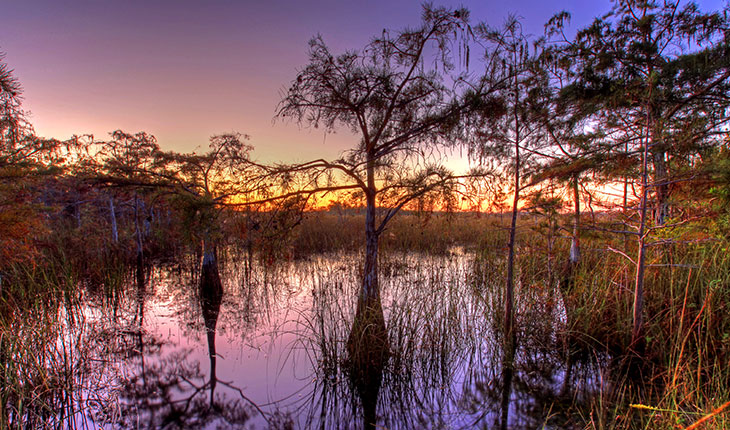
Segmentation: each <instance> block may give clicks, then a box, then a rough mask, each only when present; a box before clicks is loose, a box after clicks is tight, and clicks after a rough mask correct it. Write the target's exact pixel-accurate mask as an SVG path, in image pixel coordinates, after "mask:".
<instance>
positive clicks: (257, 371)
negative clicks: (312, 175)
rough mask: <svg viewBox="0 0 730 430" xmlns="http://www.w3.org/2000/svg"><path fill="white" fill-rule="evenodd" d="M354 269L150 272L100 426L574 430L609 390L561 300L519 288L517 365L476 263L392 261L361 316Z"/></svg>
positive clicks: (338, 259) (338, 263)
mask: <svg viewBox="0 0 730 430" xmlns="http://www.w3.org/2000/svg"><path fill="white" fill-rule="evenodd" d="M234 260H235V259H234ZM357 261H359V260H358V258H357V256H356V255H349V256H343V255H337V256H312V257H311V258H308V259H304V260H298V261H292V262H285V263H281V264H277V265H274V266H254V267H253V270H251V269H252V268H251V267H249V266H248V264H247V263H246V262H244V263H242V264H235V263H234V261H233V260H227V261H225V264H223V263H224V260H221V263H222V265H221V272H220V276H219V277H217V278H216V277H212V278H211V276H210V274H208V275H206V274H205V273H202V272H201V271H200V270H201V269H202V268H201V267H200V266H198V268H197V271H196V270H195V269H190V268H189V267H180V266H165V267H156V268H153V269H152V270H151V271H150V272H149V274H148V276H147V277H146V279H147V280H146V281H145V282H144V283H141V284H140V283H137V285H136V287H137V288H136V291H134V292H129V294H128V295H126V297H129V298H130V299H131V300H126V301H125V300H122V301H121V302H120V303H121V304H120V305H119V306H120V309H121V311H120V313H119V320H118V321H116V324H117V329H116V331H115V332H116V333H117V337H118V339H119V340H118V343H119V344H120V345H126V346H125V347H119V348H117V353H116V354H115V355H111V356H107V357H105V358H104V360H106V361H105V362H108V363H115V364H114V366H112V365H109V366H107V368H106V370H105V371H106V372H108V373H109V374H110V375H112V374H115V375H116V376H115V377H116V378H117V380H118V381H119V386H118V388H116V389H112V391H113V392H114V393H115V396H116V398H117V399H118V401H117V403H116V404H117V406H116V408H117V409H116V411H114V408H107V412H106V415H104V416H103V417H102V416H101V415H100V414H97V415H96V417H97V423H99V422H101V421H104V420H105V421H106V422H114V423H115V425H116V426H117V427H121V428H139V427H142V428H217V427H222V428H237V427H238V428H321V429H340V428H368V429H369V428H380V427H384V428H389V429H406V428H503V429H506V428H533V427H540V426H542V425H543V424H548V428H550V427H549V425H550V424H551V423H559V425H558V424H556V425H557V426H558V427H559V428H570V422H571V417H570V414H571V413H572V412H570V411H569V410H568V408H566V407H563V405H567V404H573V403H570V402H566V401H565V400H566V399H570V400H571V402H573V401H574V400H575V399H578V401H581V400H580V399H585V400H586V401H587V400H588V399H590V396H591V395H592V393H595V392H596V390H597V387H598V383H597V381H598V378H599V376H600V371H601V367H600V366H599V365H598V364H597V363H599V362H600V360H598V359H596V360H594V362H592V363H591V362H586V361H584V360H579V359H577V358H579V357H580V358H582V356H579V355H577V354H573V353H568V352H567V349H566V342H565V339H566V338H565V336H564V333H565V332H566V328H565V321H564V317H562V315H563V314H564V311H563V310H562V308H561V306H560V304H559V303H558V304H556V303H555V300H552V301H550V300H547V299H548V295H549V294H554V292H543V291H541V290H540V289H537V288H532V287H531V286H524V288H522V290H521V291H520V294H519V296H518V297H520V300H518V301H517V303H516V307H517V310H518V312H517V328H518V330H517V332H516V334H517V342H516V345H517V346H516V349H515V350H514V351H513V352H512V353H510V354H505V351H503V348H502V344H503V342H502V339H501V314H500V309H502V307H501V303H500V294H499V292H500V289H499V287H498V286H497V285H500V284H501V282H500V280H499V279H491V278H490V276H495V275H493V274H492V275H489V274H484V273H478V272H477V271H475V270H474V268H475V264H474V260H473V258H471V257H470V256H468V255H463V254H462V255H447V256H429V255H423V254H421V255H393V256H390V257H389V258H384V259H383V261H382V262H381V267H382V268H383V270H382V272H383V277H382V279H381V288H382V303H381V302H379V303H377V304H373V305H372V306H370V307H367V308H365V309H367V312H360V313H358V312H357V311H356V309H357V297H358V295H357V292H358V287H359V282H358V277H359V268H358V265H357ZM188 269H190V270H188ZM196 272H197V273H196ZM191 273H194V274H196V276H190V274H191ZM211 279H212V280H213V282H210V281H211ZM216 279H217V281H216ZM543 296H544V297H543ZM543 304H544V305H543ZM124 309H128V312H127V311H124ZM125 312H126V313H125ZM125 321H127V322H125ZM121 327H124V328H121ZM124 339H127V340H124ZM569 357H572V358H571V359H570V360H569V359H568V358H569ZM115 366H116V367H115ZM112 368H116V371H112ZM102 418H103V420H102Z"/></svg>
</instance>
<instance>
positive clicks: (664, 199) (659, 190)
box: [652, 141, 669, 225]
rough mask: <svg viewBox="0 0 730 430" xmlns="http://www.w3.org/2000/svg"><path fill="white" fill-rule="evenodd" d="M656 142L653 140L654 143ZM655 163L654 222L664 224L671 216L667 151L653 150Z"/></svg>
mask: <svg viewBox="0 0 730 430" xmlns="http://www.w3.org/2000/svg"><path fill="white" fill-rule="evenodd" d="M655 143H656V142H653V141H652V144H655ZM652 161H653V164H654V184H653V185H654V189H655V190H656V207H655V208H654V222H655V223H656V225H664V223H665V221H666V218H667V216H669V178H668V173H667V160H666V152H664V151H656V152H654V151H652Z"/></svg>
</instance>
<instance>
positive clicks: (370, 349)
mask: <svg viewBox="0 0 730 430" xmlns="http://www.w3.org/2000/svg"><path fill="white" fill-rule="evenodd" d="M367 186H368V187H367V191H366V193H365V194H366V200H367V207H366V212H365V267H364V268H363V279H362V287H361V289H360V295H359V297H358V300H357V310H356V312H355V319H354V321H353V323H352V329H351V330H350V336H349V337H348V339H347V350H348V353H349V360H350V364H351V365H353V366H382V365H383V363H384V362H385V360H387V357H388V355H389V352H390V348H389V345H388V332H387V329H386V327H385V316H384V315H383V305H382V303H381V302H380V287H379V285H378V237H379V233H378V231H377V230H376V228H375V215H376V214H375V211H376V201H375V196H376V193H377V190H376V188H375V162H374V157H373V156H372V154H370V153H368V165H367Z"/></svg>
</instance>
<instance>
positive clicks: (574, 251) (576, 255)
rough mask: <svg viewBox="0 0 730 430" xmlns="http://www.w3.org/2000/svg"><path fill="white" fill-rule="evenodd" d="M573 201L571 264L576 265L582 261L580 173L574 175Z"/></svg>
mask: <svg viewBox="0 0 730 430" xmlns="http://www.w3.org/2000/svg"><path fill="white" fill-rule="evenodd" d="M573 201H574V202H575V212H574V213H573V237H572V238H571V241H570V258H569V260H570V264H571V265H575V264H578V261H580V192H579V190H578V175H575V176H574V177H573Z"/></svg>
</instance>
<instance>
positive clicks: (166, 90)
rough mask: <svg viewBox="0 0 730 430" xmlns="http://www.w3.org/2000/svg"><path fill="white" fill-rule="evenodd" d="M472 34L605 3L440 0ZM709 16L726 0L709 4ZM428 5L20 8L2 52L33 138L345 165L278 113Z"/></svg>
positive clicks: (585, 13)
mask: <svg viewBox="0 0 730 430" xmlns="http://www.w3.org/2000/svg"><path fill="white" fill-rule="evenodd" d="M434 3H435V4H436V5H444V6H452V7H458V6H464V7H466V8H468V9H469V10H470V11H471V22H472V24H474V23H476V22H479V21H486V22H487V23H489V24H491V25H494V26H498V25H500V24H501V23H503V22H504V20H505V18H506V17H507V16H508V14H510V13H512V14H515V15H517V16H520V17H522V18H523V23H524V28H525V29H526V32H527V33H531V34H536V35H540V34H542V31H543V24H544V22H545V21H547V20H548V19H549V18H550V16H552V15H553V14H554V13H555V12H558V11H559V10H567V11H569V12H571V13H572V15H573V19H572V24H571V28H573V29H575V28H578V27H582V26H584V25H586V24H588V23H589V22H590V21H591V20H592V19H593V18H594V17H596V16H598V15H601V14H603V13H605V12H608V11H609V9H610V2H609V1H608V0H569V1H563V2H560V3H558V2H554V3H553V2H549V1H535V0H513V1H495V0H487V1H442V2H434ZM699 4H700V6H701V9H702V10H716V9H720V8H721V7H722V6H723V5H724V4H725V1H723V0H706V1H702V2H699ZM420 14H421V6H420V2H417V1H400V2H392V0H391V1H383V0H375V1H349V0H331V1H330V0H317V1H307V0H299V1H289V0H286V1H278V0H271V1H256V2H253V1H232V0H227V1H223V0H216V1H206V2H203V1H155V0H148V1H138V0H126V1H99V0H95V1H92V0H88V1H77V0H68V1H63V2H59V1H56V0H44V1H34V0H27V1H12V2H7V3H6V4H5V5H3V11H2V15H1V16H0V52H5V53H6V58H5V62H6V63H7V64H8V66H9V67H10V68H12V69H14V71H15V75H16V77H17V78H18V79H19V80H20V82H21V84H22V86H23V89H24V91H23V93H24V103H23V105H24V109H26V110H28V111H30V113H31V117H30V118H31V122H32V123H33V124H34V126H35V128H36V132H37V133H38V134H39V135H41V136H45V137H56V138H61V139H64V138H68V137H70V136H71V135H73V134H86V133H91V134H94V135H95V137H96V138H99V139H104V138H107V137H108V133H109V132H111V131H113V130H115V129H123V130H125V131H128V132H137V131H146V132H148V133H151V134H154V135H155V136H156V137H157V138H158V141H159V143H160V145H161V146H162V148H163V149H168V150H176V151H192V150H195V149H196V148H198V149H200V150H203V151H204V150H205V148H206V147H207V142H208V138H209V137H210V136H211V135H213V134H218V133H225V132H231V131H238V132H241V133H245V134H249V135H250V136H251V141H250V142H251V143H252V144H253V145H254V147H255V148H256V149H255V152H254V156H255V158H257V159H259V160H261V161H264V162H272V161H285V162H294V161H305V160H308V159H312V158H320V157H325V158H334V157H336V156H337V155H338V154H339V153H340V152H341V151H342V150H344V149H346V148H348V147H351V146H353V145H355V144H356V143H357V138H354V137H352V136H350V135H348V134H347V133H340V134H336V135H329V136H326V137H325V135H324V133H323V131H322V130H309V129H300V128H299V127H298V126H297V125H296V124H290V123H282V122H281V121H277V122H273V121H272V120H273V117H274V114H275V109H276V105H277V103H278V102H279V100H280V98H281V94H282V92H283V91H284V89H285V88H286V87H287V86H288V84H289V82H290V81H291V80H292V79H293V78H294V77H295V76H296V71H297V70H298V69H300V68H302V67H303V66H305V64H306V60H307V41H308V40H309V39H310V38H311V37H312V36H314V35H316V34H318V33H319V34H321V35H322V36H323V37H324V40H325V41H326V42H327V43H328V44H329V45H330V48H331V49H332V51H333V52H335V53H340V52H342V51H344V50H346V49H357V48H360V47H362V46H363V45H364V44H366V43H367V42H368V40H369V39H370V38H371V37H372V36H373V35H378V34H380V33H381V32H382V30H383V29H384V28H388V29H392V30H398V29H402V28H404V27H406V26H415V25H417V24H418V22H419V20H420Z"/></svg>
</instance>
